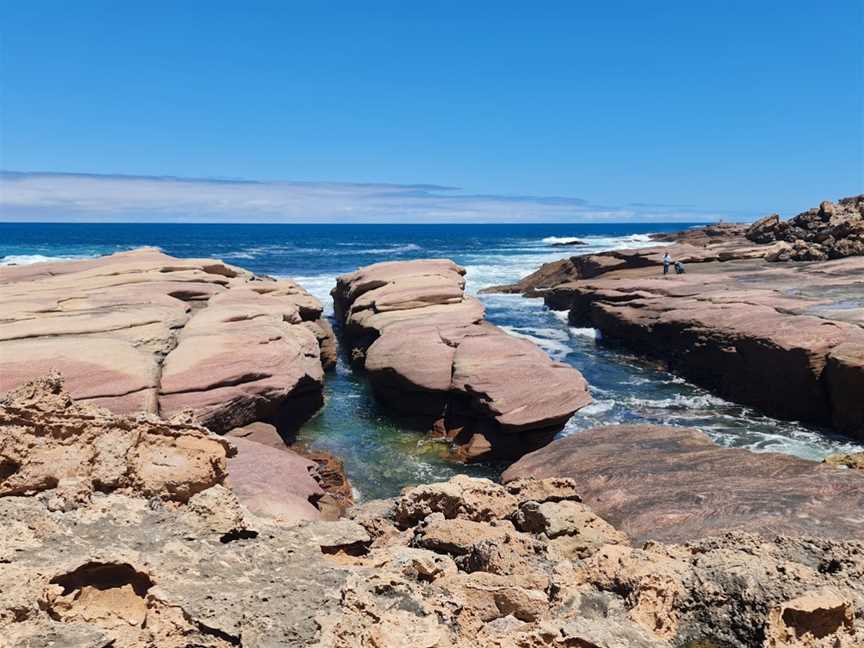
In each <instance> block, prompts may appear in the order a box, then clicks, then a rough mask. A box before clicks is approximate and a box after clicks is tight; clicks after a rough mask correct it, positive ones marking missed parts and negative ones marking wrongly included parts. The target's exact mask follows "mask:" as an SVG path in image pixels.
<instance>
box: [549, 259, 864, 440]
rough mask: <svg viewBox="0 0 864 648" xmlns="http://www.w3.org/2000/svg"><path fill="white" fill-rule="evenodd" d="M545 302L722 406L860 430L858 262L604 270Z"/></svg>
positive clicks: (862, 383)
mask: <svg viewBox="0 0 864 648" xmlns="http://www.w3.org/2000/svg"><path fill="white" fill-rule="evenodd" d="M546 301H547V303H548V304H549V305H550V306H551V307H553V308H560V307H569V309H570V315H569V317H570V321H571V323H573V324H574V325H578V326H592V327H595V328H597V329H599V330H600V331H602V333H603V335H604V337H605V338H606V339H607V340H608V341H612V342H620V343H622V344H624V345H626V346H628V347H630V348H632V349H634V350H636V351H640V352H644V353H647V354H649V355H651V356H654V357H657V358H661V359H663V360H665V361H666V363H667V366H668V367H669V369H671V370H672V371H675V372H677V373H680V374H682V375H684V376H686V377H687V378H689V379H691V380H693V381H694V382H696V383H698V384H701V385H703V386H706V387H708V388H710V389H712V390H713V391H715V392H716V393H718V394H720V395H721V396H724V397H725V398H729V399H730V400H734V401H737V402H741V403H745V404H748V405H753V406H756V407H759V408H760V409H762V410H764V411H766V412H768V413H769V414H772V415H774V416H778V417H781V418H790V419H800V420H804V421H810V422H814V423H820V424H833V425H834V426H835V427H836V428H837V429H839V430H842V431H844V432H847V433H849V434H851V435H852V436H856V435H858V436H860V435H862V434H864V405H862V399H861V397H860V394H861V393H862V391H861V389H862V388H864V257H853V258H848V259H841V260H837V261H827V262H824V263H820V264H800V265H795V266H787V265H778V264H766V263H765V262H764V261H729V262H726V263H703V264H694V265H692V266H690V268H689V270H688V272H687V273H686V274H684V275H678V276H672V275H670V276H668V277H665V278H664V277H663V276H662V275H658V274H657V273H656V272H645V271H642V272H629V273H627V272H617V273H614V272H613V273H608V274H605V275H603V276H601V277H598V278H597V279H591V280H581V281H574V282H568V283H564V284H561V285H559V286H557V287H555V288H553V289H551V290H550V291H549V293H548V295H547V299H546Z"/></svg>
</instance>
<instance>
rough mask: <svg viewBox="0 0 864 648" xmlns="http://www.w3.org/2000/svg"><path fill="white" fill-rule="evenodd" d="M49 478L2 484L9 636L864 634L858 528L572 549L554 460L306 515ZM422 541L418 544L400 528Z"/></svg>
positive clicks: (567, 508)
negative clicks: (517, 473) (292, 519)
mask: <svg viewBox="0 0 864 648" xmlns="http://www.w3.org/2000/svg"><path fill="white" fill-rule="evenodd" d="M242 443H248V444H254V443H255V442H253V441H250V440H248V439H242V440H241V445H242ZM259 445H260V444H259ZM261 447H264V448H266V447H267V446H264V445H261ZM52 490H56V489H49V490H48V491H46V492H44V493H43V494H42V495H40V496H39V497H27V496H18V495H5V496H3V495H0V517H2V519H3V520H4V528H5V529H6V530H8V531H9V532H8V533H4V534H0V565H2V569H0V645H3V647H4V648H6V647H7V646H8V647H9V648H25V647H32V646H47V645H48V642H54V645H58V646H69V647H76V648H77V647H83V646H86V647H89V648H96V647H100V648H101V647H104V646H107V645H111V646H114V647H115V648H145V647H150V646H159V647H160V648H163V647H165V648H183V647H186V646H193V645H194V646H206V647H208V648H228V647H229V646H239V645H243V646H262V647H270V646H272V647H273V648H276V647H277V646H279V647H282V646H292V647H297V648H300V647H302V646H306V647H310V648H312V647H315V648H353V647H356V646H378V647H381V648H384V647H387V648H403V647H405V646H412V647H414V646H425V647H428V648H443V647H448V648H475V647H476V646H490V647H497V648H526V647H535V646H545V647H550V646H559V647H561V648H564V647H565V646H580V647H585V646H594V647H598V648H625V647H626V648H671V647H672V646H684V645H694V646H696V645H722V646H728V647H730V648H751V647H752V646H758V645H761V641H762V640H763V639H770V641H773V642H774V643H771V644H766V645H771V646H774V647H776V648H779V647H780V646H784V647H786V648H791V647H792V646H802V645H808V646H810V645H814V646H822V645H825V646H828V645H830V646H832V647H834V648H836V647H837V646H839V647H841V648H853V647H854V646H858V645H861V641H862V640H864V618H862V615H861V610H862V609H864V584H862V583H864V545H862V544H861V543H860V542H850V541H845V542H836V541H828V540H818V539H812V538H811V539H806V538H805V539H796V538H777V539H774V540H765V539H761V538H759V537H757V536H750V535H740V534H739V535H727V536H723V537H718V538H711V539H707V540H700V541H697V542H694V543H690V544H688V545H683V546H676V545H661V544H657V543H650V544H649V545H648V546H646V547H645V548H643V549H636V548H632V547H629V546H626V543H621V544H608V543H607V544H604V543H598V544H593V545H586V546H585V547H584V551H583V552H582V553H581V554H580V555H578V560H574V559H573V558H576V557H577V556H576V555H573V556H568V555H563V554H562V553H561V552H559V550H558V548H557V546H556V543H559V541H560V540H561V539H562V538H569V537H580V536H583V535H584V534H585V533H586V531H587V530H588V529H590V527H591V525H592V521H591V519H590V517H589V516H587V513H588V511H587V509H584V511H583V510H582V509H580V511H581V512H584V513H585V514H586V515H582V514H581V513H580V515H571V514H570V513H571V512H572V511H571V509H573V507H574V506H576V507H582V506H583V505H581V504H579V503H578V501H577V500H578V495H577V494H576V493H575V492H574V491H573V489H572V484H571V483H570V482H569V481H567V480H563V479H557V478H556V479H550V480H545V481H543V482H532V481H531V480H523V481H520V482H518V483H515V484H514V485H513V486H512V487H511V489H510V491H508V490H507V489H506V488H504V487H502V486H499V485H496V484H493V483H491V482H489V481H487V480H470V479H468V478H464V477H463V478H458V479H457V480H456V483H453V482H450V483H448V484H433V485H428V486H423V487H419V488H418V489H407V490H406V491H405V492H404V493H403V495H402V496H401V497H400V498H397V499H396V501H391V502H374V503H370V504H368V505H364V506H363V507H360V508H359V509H358V510H357V511H355V512H354V514H353V515H352V519H350V520H340V521H337V522H325V521H311V522H307V523H306V524H304V525H300V526H285V525H282V524H279V523H277V522H275V521H273V520H266V519H262V518H259V517H256V516H255V515H253V514H251V513H249V511H248V510H247V509H246V508H245V507H243V506H242V505H241V504H240V503H239V502H238V501H237V500H236V499H234V495H233V494H232V492H231V491H230V490H229V489H227V488H225V487H224V486H223V485H219V484H217V485H214V486H211V487H210V488H207V489H204V490H202V491H200V492H198V493H196V494H195V495H194V496H192V497H191V498H190V499H189V501H188V502H187V503H183V502H170V501H169V502H164V503H162V502H161V501H160V500H158V499H155V500H154V499H149V500H148V499H144V498H143V497H141V496H140V495H139V494H138V493H137V492H136V491H134V490H128V491H124V492H121V491H119V490H118V491H115V492H113V493H110V494H105V493H101V492H94V493H93V494H92V500H90V501H88V502H86V503H84V504H82V505H81V506H79V507H77V508H73V509H68V510H64V509H56V510H52V509H50V508H49V507H48V505H47V504H48V502H49V501H50V500H51V491H52ZM434 493H439V494H445V495H441V496H436V495H434ZM531 494H533V495H535V496H536V497H537V500H532V499H527V498H528V497H529V495H531ZM523 498H524V499H523ZM513 500H518V501H519V502H520V504H519V508H514V506H513V505H512V502H513ZM539 500H543V501H542V502H540V501H539ZM505 503H506V505H503V504H505ZM420 507H425V508H424V510H426V511H428V514H427V515H426V516H425V518H423V519H416V517H411V516H409V517H408V518H406V517H404V516H403V517H401V518H400V519H401V520H402V522H401V523H402V524H403V526H405V529H404V530H403V531H401V532H400V531H398V530H397V529H396V527H395V525H394V523H395V522H396V517H395V516H396V515H397V512H399V511H401V512H404V511H418V512H419V510H420ZM538 507H545V508H543V510H544V511H546V513H549V515H546V513H544V518H543V519H548V520H550V521H551V520H554V519H556V516H555V515H554V514H552V513H550V512H551V511H552V510H553V509H556V508H557V509H560V510H559V512H561V511H564V512H565V515H564V516H563V517H561V516H558V517H557V519H559V520H562V519H565V518H566V520H567V522H566V524H564V525H560V524H559V527H561V528H564V527H566V534H564V535H560V536H559V537H558V538H555V539H552V540H550V539H549V538H548V536H547V535H546V533H545V532H533V531H517V530H516V529H515V528H514V527H513V524H512V521H513V520H514V519H515V518H516V517H517V516H518V515H519V512H520V511H523V510H527V509H531V510H537V509H538ZM573 510H575V509H573ZM445 512H447V513H449V514H450V515H451V516H452V517H449V518H447V517H445ZM398 515H402V513H398ZM470 517H476V518H478V519H469V518H470ZM598 519H599V518H598ZM583 522H584V524H585V527H584V528H583V527H582V526H581V525H582V524H583ZM541 526H542V528H544V529H548V528H551V527H549V526H548V525H547V524H546V523H545V522H544V523H543V524H542V525H541ZM610 528H611V527H610ZM387 529H389V531H386V530H387ZM570 533H572V534H573V535H572V536H570V535H567V534H570ZM421 543H422V544H426V545H427V546H428V547H431V548H421V547H418V546H409V545H416V544H421ZM819 642H822V643H819Z"/></svg>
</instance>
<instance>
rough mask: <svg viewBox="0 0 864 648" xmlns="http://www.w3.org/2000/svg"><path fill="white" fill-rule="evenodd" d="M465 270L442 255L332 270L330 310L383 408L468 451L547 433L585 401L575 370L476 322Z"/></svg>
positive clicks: (479, 453)
mask: <svg viewBox="0 0 864 648" xmlns="http://www.w3.org/2000/svg"><path fill="white" fill-rule="evenodd" d="M464 274H465V270H464V269H463V268H461V267H460V266H458V265H456V264H455V263H453V262H452V261H449V260H446V259H431V260H419V261H406V262H401V261H396V262H386V263H378V264H374V265H371V266H367V267H365V268H361V269H360V270H358V271H357V272H354V273H352V274H349V275H344V276H341V277H339V278H338V280H337V285H336V288H335V289H334V290H333V293H332V294H333V299H334V304H335V310H336V313H337V316H338V317H339V318H340V319H341V321H342V331H343V337H344V339H345V341H346V342H347V343H348V345H349V347H351V354H352V357H353V358H354V364H355V366H360V365H362V366H363V367H364V368H365V371H366V374H367V375H368V377H369V381H370V383H371V385H372V388H373V390H374V393H375V395H376V396H377V397H378V399H379V400H380V401H381V402H383V403H384V404H385V405H386V406H388V407H389V408H390V409H391V410H393V411H395V412H397V413H398V414H401V415H404V416H410V417H413V418H415V419H419V425H420V426H422V427H426V428H427V429H434V431H435V432H436V433H437V434H440V435H442V436H445V437H447V438H448V439H450V440H451V441H452V442H453V443H454V445H455V447H456V454H457V455H458V456H460V457H462V458H465V459H469V460H476V459H480V458H487V457H490V456H497V457H514V456H519V455H521V454H523V453H524V452H526V451H527V450H529V449H533V448H536V447H539V446H541V445H543V444H544V443H546V442H548V441H549V440H550V439H551V438H552V436H554V434H555V432H556V431H557V430H560V429H561V427H562V426H563V425H564V423H565V422H566V421H567V420H568V419H569V418H570V416H572V414H573V413H574V412H576V411H577V410H578V409H580V408H582V407H584V406H585V405H587V404H588V403H589V402H590V400H591V399H590V396H589V394H588V386H587V383H586V382H585V380H584V379H583V378H582V375H581V374H580V373H579V372H578V371H577V370H576V369H574V368H572V367H570V366H569V365H565V364H562V363H558V362H554V361H552V360H551V359H550V358H549V357H548V356H547V355H546V354H545V353H544V352H543V351H542V350H540V349H539V348H538V347H536V346H535V345H533V344H532V343H530V342H528V341H525V340H520V339H517V338H514V337H512V336H510V335H507V334H506V333H505V332H504V331H502V330H501V329H499V328H497V327H495V326H492V325H490V324H488V323H486V322H484V321H483V306H482V304H481V303H480V302H479V301H478V300H476V299H474V298H473V297H470V296H468V295H465V293H464V288H465V280H464Z"/></svg>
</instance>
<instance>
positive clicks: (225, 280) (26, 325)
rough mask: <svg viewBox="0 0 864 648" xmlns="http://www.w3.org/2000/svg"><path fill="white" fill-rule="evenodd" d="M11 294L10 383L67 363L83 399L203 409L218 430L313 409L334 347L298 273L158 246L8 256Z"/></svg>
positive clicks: (5, 378)
mask: <svg viewBox="0 0 864 648" xmlns="http://www.w3.org/2000/svg"><path fill="white" fill-rule="evenodd" d="M0 301H2V303H3V306H4V312H3V314H2V319H0V390H7V389H11V388H13V387H15V386H17V385H20V384H22V383H24V382H26V381H27V380H30V379H32V378H35V377H37V376H40V375H43V374H45V373H46V372H47V371H49V370H57V371H60V372H62V373H63V375H64V376H66V378H67V380H68V381H69V385H70V390H71V393H72V396H73V397H74V398H75V399H76V400H80V401H86V402H89V403H94V404H96V405H101V406H104V407H107V408H109V409H110V410H112V411H114V412H116V413H130V412H137V411H143V412H149V413H152V414H159V415H162V416H163V417H170V416H173V415H175V414H177V413H178V412H180V411H182V410H184V409H191V410H192V412H193V414H194V418H195V420H197V421H198V422H200V423H202V424H203V425H206V426H207V427H208V428H210V429H211V430H214V431H217V432H224V431H227V430H229V429H231V428H233V427H236V426H239V425H245V424H247V423H250V422H252V421H256V420H264V419H273V420H280V421H281V423H282V424H284V425H288V426H291V425H296V424H297V423H299V422H300V421H302V420H304V419H305V418H306V417H308V416H309V414H310V413H311V412H314V411H315V410H316V409H317V408H318V407H319V406H320V404H321V402H322V397H321V392H322V383H323V367H322V364H323V365H325V366H327V365H329V364H332V361H333V358H334V350H333V345H334V344H335V342H334V338H333V335H332V331H331V330H330V327H329V324H327V323H326V321H325V320H323V319H322V317H321V313H322V307H321V304H320V303H319V302H318V301H317V300H316V299H315V298H313V297H312V296H311V295H309V294H308V293H307V292H306V291H305V290H303V289H302V288H301V287H300V286H298V285H297V284H296V283H294V282H292V281H289V280H278V281H276V280H273V279H269V278H265V277H257V276H255V275H253V274H251V273H249V272H246V271H244V270H241V269H240V268H236V267H233V266H229V265H226V264H224V263H222V262H220V261H214V260H209V259H175V258H173V257H170V256H167V255H165V254H163V253H161V252H159V251H158V250H155V249H141V250H135V251H133V252H124V253H120V254H114V255H111V256H107V257H101V258H99V259H88V260H84V261H70V262H62V263H39V264H34V265H29V266H21V267H7V268H0ZM322 349H323V351H322Z"/></svg>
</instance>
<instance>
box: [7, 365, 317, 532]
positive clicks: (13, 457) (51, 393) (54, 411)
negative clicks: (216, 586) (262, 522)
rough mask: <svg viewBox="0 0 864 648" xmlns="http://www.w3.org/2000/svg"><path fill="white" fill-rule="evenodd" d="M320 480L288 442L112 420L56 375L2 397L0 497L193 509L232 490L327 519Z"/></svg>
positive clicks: (68, 505)
mask: <svg viewBox="0 0 864 648" xmlns="http://www.w3.org/2000/svg"><path fill="white" fill-rule="evenodd" d="M321 482H322V480H320V473H319V468H318V464H317V463H316V462H314V461H312V460H310V459H306V458H304V457H302V456H300V455H299V454H297V453H295V452H294V451H292V450H291V449H289V448H288V447H287V446H285V445H284V444H283V445H282V446H281V447H278V448H277V447H271V446H267V445H264V444H262V443H258V442H255V441H251V440H248V439H244V438H242V437H235V438H231V437H230V436H229V437H220V436H217V435H215V434H213V433H211V432H209V431H208V430H207V429H205V428H203V427H201V426H199V425H197V424H194V423H186V422H181V421H179V420H173V421H165V420H163V419H160V418H159V417H157V416H155V415H152V414H144V413H141V414H137V415H132V416H129V415H127V416H123V415H117V414H113V413H111V412H109V411H108V410H107V409H104V408H100V407H96V406H94V405H90V404H87V403H82V402H79V401H75V400H73V399H72V398H71V396H70V395H69V394H68V393H67V392H66V391H64V389H63V379H62V378H61V377H60V376H59V375H58V374H53V375H50V376H48V377H46V378H41V379H37V380H35V381H32V382H30V383H27V384H25V385H22V386H21V387H18V388H17V389H15V390H13V391H11V392H9V393H8V394H6V395H5V396H3V398H2V399H0V495H28V496H29V495H35V494H38V493H41V492H44V491H50V492H51V498H50V499H49V500H48V504H47V505H48V507H49V508H51V509H52V510H55V509H56V510H71V509H74V508H77V507H79V506H82V505H85V504H87V503H88V502H89V501H90V500H91V499H92V498H93V496H94V495H95V494H97V493H113V492H118V493H123V494H127V495H133V496H141V497H147V498H157V499H163V500H166V501H171V502H187V501H189V500H190V498H193V497H194V496H196V494H197V493H200V492H202V491H204V490H207V489H211V490H212V487H215V486H221V485H223V484H227V485H230V487H231V488H232V489H233V491H234V493H236V495H237V496H239V498H240V500H241V501H242V502H243V504H244V505H245V506H247V507H248V508H249V509H251V510H252V511H254V512H255V513H256V514H257V515H261V516H265V517H269V518H274V519H278V520H280V521H283V522H286V523H298V522H300V521H303V520H314V519H318V518H319V517H321V516H322V508H324V507H323V506H322V503H323V504H327V499H326V498H327V497H328V493H327V492H326V491H325V490H324V488H323V487H322V485H321ZM232 497H233V495H232Z"/></svg>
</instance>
